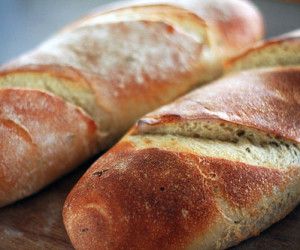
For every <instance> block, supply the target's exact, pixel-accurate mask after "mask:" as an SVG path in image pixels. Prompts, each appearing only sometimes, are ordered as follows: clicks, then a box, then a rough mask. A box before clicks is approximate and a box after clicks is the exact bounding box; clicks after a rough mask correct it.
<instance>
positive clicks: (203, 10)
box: [98, 0, 264, 58]
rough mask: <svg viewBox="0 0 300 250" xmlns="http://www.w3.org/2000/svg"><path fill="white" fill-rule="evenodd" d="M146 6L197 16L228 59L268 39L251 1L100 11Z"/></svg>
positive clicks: (144, 0) (189, 1)
mask: <svg viewBox="0 0 300 250" xmlns="http://www.w3.org/2000/svg"><path fill="white" fill-rule="evenodd" d="M144 4H149V5H150V4H172V5H177V6H180V7H183V8H186V9H188V10H190V11H192V12H194V13H195V14H197V15H198V16H199V17H201V18H202V19H204V20H205V22H207V24H208V25H209V27H210V29H211V31H212V32H211V33H212V36H213V37H214V42H215V45H216V47H218V48H219V50H220V54H221V55H222V57H224V58H229V57H232V56H234V55H237V54H239V53H240V52H241V51H242V50H244V49H245V48H247V47H250V46H252V44H253V43H254V42H256V41H258V40H260V39H261V38H262V37H263V35H264V22H263V17H262V15H261V13H260V11H259V10H258V8H257V7H256V6H255V5H254V4H252V3H251V2H250V1H248V0H244V1H240V0H226V1H225V0H133V1H122V2H116V3H112V4H108V5H104V6H101V7H100V8H99V9H98V10H100V11H111V10H115V9H119V8H122V7H126V6H136V5H144Z"/></svg>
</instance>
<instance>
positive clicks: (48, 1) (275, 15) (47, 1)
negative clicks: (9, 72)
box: [0, 0, 300, 64]
mask: <svg viewBox="0 0 300 250" xmlns="http://www.w3.org/2000/svg"><path fill="white" fill-rule="evenodd" d="M109 2H113V0H0V64H2V63H4V62H5V61H7V60H9V59H11V58H12V57H15V56H17V55H19V54H20V53H22V52H24V51H26V50H29V49H31V48H33V47H35V46H36V45H37V44H39V43H40V42H41V41H43V40H45V39H46V38H47V37H49V36H50V35H51V34H53V33H54V32H55V31H57V30H58V29H60V28H61V27H62V26H64V25H65V24H67V23H69V22H70V21H73V20H75V19H77V18H78V17H80V16H82V15H84V14H85V13H87V12H89V11H90V10H92V9H93V8H95V7H97V6H99V5H101V4H104V3H109ZM253 2H254V3H255V4H256V5H257V6H258V7H259V9H260V10H261V11H262V13H263V14H264V17H265V22H266V32H267V34H266V35H267V37H270V36H275V35H279V34H281V33H284V32H287V31H290V30H293V29H296V28H300V3H288V1H276V0H254V1H253ZM298 2H299V1H298Z"/></svg>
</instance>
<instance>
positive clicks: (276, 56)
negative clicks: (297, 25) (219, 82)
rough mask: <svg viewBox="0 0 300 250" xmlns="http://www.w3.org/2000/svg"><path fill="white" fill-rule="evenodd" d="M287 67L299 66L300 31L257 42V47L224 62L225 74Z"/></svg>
mask: <svg viewBox="0 0 300 250" xmlns="http://www.w3.org/2000/svg"><path fill="white" fill-rule="evenodd" d="M289 65H291V66H292V65H298V66H299V65H300V30H295V31H292V32H289V33H287V34H283V35H281V36H278V37H275V38H273V39H269V40H267V41H263V42H258V44H257V45H255V46H253V47H251V48H249V49H248V50H246V51H245V52H243V53H241V54H240V55H238V56H235V57H233V58H231V59H229V60H228V61H226V62H225V72H226V73H230V72H236V71H241V70H247V69H253V68H258V67H259V68H261V67H274V66H289Z"/></svg>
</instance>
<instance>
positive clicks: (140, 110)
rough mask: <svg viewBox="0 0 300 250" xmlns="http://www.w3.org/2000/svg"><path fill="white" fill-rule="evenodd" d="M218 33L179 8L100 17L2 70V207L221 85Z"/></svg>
mask: <svg viewBox="0 0 300 250" xmlns="http://www.w3.org/2000/svg"><path fill="white" fill-rule="evenodd" d="M182 2H185V1H182ZM227 2H228V5H230V4H231V1H229V0H228V1H225V3H224V6H226V4H227ZM201 6H202V5H200V7H201ZM230 6H231V5H230ZM247 10H248V11H249V12H253V11H256V10H255V9H254V7H253V6H252V5H250V4H248V5H247ZM247 10H246V11H247ZM224 12H226V8H224ZM211 14H212V15H215V16H218V15H219V13H211ZM257 15H258V16H259V13H258V14H257ZM228 18H229V19H232V20H235V16H234V15H233V16H230V17H228ZM246 18H247V17H246ZM248 23H249V22H247V23H245V25H248ZM255 26H257V27H259V28H257V30H261V27H260V26H261V23H260V22H257V23H256V24H255ZM226 27H228V29H229V27H230V25H229V24H228V25H227V24H226V25H224V26H223V29H227V28H226ZM251 27H254V26H253V25H251ZM244 28H245V29H246V28H248V27H246V26H245V27H244ZM214 30H215V29H214V28H213V27H210V26H209V24H208V23H206V21H205V20H204V19H203V18H201V17H200V16H199V15H196V14H195V13H193V12H191V11H188V10H185V9H183V8H181V7H177V6H173V5H157V4H156V5H147V6H135V7H125V8H121V9H117V10H114V11H106V12H101V11H100V12H99V13H97V14H93V15H89V16H87V17H85V18H83V19H81V20H79V21H78V22H76V23H73V24H71V25H70V26H67V27H66V28H64V29H63V30H62V31H60V32H59V33H57V34H56V35H54V36H53V37H51V38H50V39H49V40H47V41H46V42H44V43H43V44H41V45H40V46H38V47H37V48H35V49H34V50H32V51H30V52H28V53H26V54H24V55H22V56H20V57H19V58H17V59H15V60H13V61H11V62H9V63H7V64H5V65H3V66H2V67H1V69H0V91H1V96H2V98H1V100H0V107H1V108H0V126H1V133H0V145H1V150H0V163H1V164H0V181H1V185H0V206H3V205H6V204H8V203H11V202H13V201H16V200H17V199H20V198H22V197H25V196H28V195H30V194H32V193H34V192H36V191H38V190H39V189H41V188H42V187H44V186H45V185H47V184H48V183H50V182H51V181H53V180H54V179H56V178H58V177H59V176H61V175H63V174H65V173H66V172H68V171H70V170H71V169H73V168H75V167H76V166H78V165H79V164H80V163H82V161H84V160H86V159H88V158H89V157H91V156H92V155H93V154H95V153H97V152H100V151H101V150H104V149H106V148H108V147H109V146H111V145H112V144H113V143H114V142H115V141H116V140H117V139H118V138H120V136H121V135H123V134H124V133H125V131H126V130H127V129H128V128H129V127H130V126H131V125H132V124H133V123H134V122H135V120H136V119H137V118H138V117H140V116H141V115H143V114H145V113H147V112H149V111H150V110H153V109H154V108H156V107H158V106H160V105H162V104H165V103H167V102H169V101H171V100H173V99H174V98H176V97H178V96H179V95H182V94H183V93H185V92H187V91H188V90H190V89H191V88H193V87H195V86H196V85H199V84H202V83H204V82H207V81H210V80H211V79H214V78H216V77H218V76H219V75H220V74H221V71H222V67H221V64H222V60H223V59H224V57H223V56H219V55H218V48H217V45H216V43H215V42H214V41H213V40H214V36H213V33H214ZM251 30H252V28H251ZM253 32H255V37H256V38H259V36H260V35H261V33H260V34H257V32H256V29H255V30H253ZM250 33H251V32H250ZM252 42H253V37H252V36H249V43H252ZM6 93H9V96H10V99H8V98H6ZM15 100H18V102H16V101H15ZM21 110H22V112H21ZM47 131H48V132H47ZM80 144H82V145H80ZM33 152H35V153H33ZM41 176H42V177H41ZM28 183H30V184H28Z"/></svg>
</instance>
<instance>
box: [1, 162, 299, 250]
mask: <svg viewBox="0 0 300 250" xmlns="http://www.w3.org/2000/svg"><path fill="white" fill-rule="evenodd" d="M90 164H91V162H89V163H87V164H85V166H82V167H81V168H79V169H78V170H77V171H75V172H74V173H72V174H69V175H67V176H65V177H64V178H62V179H60V180H59V181H57V182H55V183H53V184H52V185H50V186H49V187H47V188H46V189H44V190H43V191H42V192H39V193H38V194H36V195H34V196H32V197H29V198H27V199H25V200H22V201H20V202H17V203H15V204H14V205H11V206H8V207H5V208H2V209H0V249H1V250H2V249H3V250H10V249H13V250H23V249H26V250H27V249H28V250H35V249H58V250H60V249H73V248H72V246H71V243H70V241H69V239H68V236H67V234H66V231H65V229H64V226H63V222H62V216H61V211H62V206H63V203H64V200H65V198H66V196H67V194H68V192H69V191H70V190H71V188H72V186H73V185H74V184H75V183H76V181H77V180H78V179H79V178H80V176H81V175H82V174H83V173H84V172H85V170H86V169H87V166H89V165H90ZM232 249H234V250H246V249H247V250H253V249H264V250H268V249H272V250H274V249H275V250H277V249H288V250H298V249H300V206H298V207H297V208H296V209H295V210H294V211H293V212H292V213H290V214H289V215H288V216H287V217H286V218H285V219H284V220H282V221H280V222H278V223H277V224H275V225H273V226H272V227H271V228H269V229H267V230H266V231H265V232H263V233H262V234H261V235H259V236H258V237H255V238H252V239H249V240H247V241H245V242H243V243H242V244H240V245H238V246H236V247H234V248H232Z"/></svg>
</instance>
